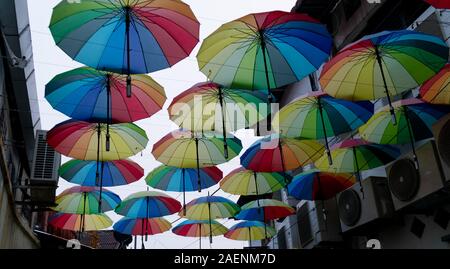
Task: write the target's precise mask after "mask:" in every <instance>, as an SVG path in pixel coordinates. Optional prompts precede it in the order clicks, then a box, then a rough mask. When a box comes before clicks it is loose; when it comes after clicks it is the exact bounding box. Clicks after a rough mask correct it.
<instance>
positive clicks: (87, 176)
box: [59, 160, 144, 187]
mask: <svg viewBox="0 0 450 269" xmlns="http://www.w3.org/2000/svg"><path fill="white" fill-rule="evenodd" d="M59 175H60V177H62V178H64V179H65V180H67V181H68V182H70V183H74V184H78V185H81V186H91V187H94V186H102V187H114V186H122V185H127V184H130V183H133V182H135V181H137V180H139V179H140V178H141V177H142V176H143V175H144V169H143V168H142V167H140V166H139V165H138V164H137V163H135V162H133V161H131V160H118V161H110V162H100V163H97V162H95V161H82V160H70V161H68V162H66V163H64V164H63V165H61V167H60V168H59Z"/></svg>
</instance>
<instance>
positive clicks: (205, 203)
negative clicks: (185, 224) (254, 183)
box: [178, 194, 240, 243]
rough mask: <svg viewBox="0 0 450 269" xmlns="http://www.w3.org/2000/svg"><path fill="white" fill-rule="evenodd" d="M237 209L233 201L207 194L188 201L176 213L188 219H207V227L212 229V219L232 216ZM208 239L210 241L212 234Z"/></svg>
mask: <svg viewBox="0 0 450 269" xmlns="http://www.w3.org/2000/svg"><path fill="white" fill-rule="evenodd" d="M239 210H240V208H239V206H238V205H237V204H235V203H234V202H233V201H231V200H229V199H226V198H223V197H220V196H210V195H209V194H208V196H204V197H200V198H197V199H194V200H192V201H190V202H189V203H188V204H187V205H186V206H185V210H182V211H180V212H179V213H178V215H179V216H180V217H184V218H187V219H190V220H204V221H209V229H210V230H212V220H214V219H223V218H230V217H233V216H234V215H236V214H237V213H238V212H239ZM209 240H210V242H211V243H212V234H210V237H209Z"/></svg>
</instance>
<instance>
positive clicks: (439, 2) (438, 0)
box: [425, 0, 450, 9]
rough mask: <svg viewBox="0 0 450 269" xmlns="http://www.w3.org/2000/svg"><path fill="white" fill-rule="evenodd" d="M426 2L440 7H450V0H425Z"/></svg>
mask: <svg viewBox="0 0 450 269" xmlns="http://www.w3.org/2000/svg"><path fill="white" fill-rule="evenodd" d="M425 2H427V3H428V4H430V5H432V6H433V7H435V8H438V9H450V1H448V0H425Z"/></svg>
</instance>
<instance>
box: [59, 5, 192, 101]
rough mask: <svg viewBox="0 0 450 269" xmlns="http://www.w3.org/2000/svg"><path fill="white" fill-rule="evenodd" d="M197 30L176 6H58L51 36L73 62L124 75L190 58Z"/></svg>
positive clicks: (188, 14) (185, 8) (187, 11)
mask: <svg viewBox="0 0 450 269" xmlns="http://www.w3.org/2000/svg"><path fill="white" fill-rule="evenodd" d="M199 30H200V24H199V22H198V21H197V19H196V18H195V16H194V14H193V13H192V11H191V9H190V7H189V6H188V5H187V4H185V3H183V2H182V1H179V0H167V1H166V0H164V1H162V0H155V1H148V0H83V1H80V2H79V3H77V4H76V5H74V4H73V3H71V2H70V1H61V2H60V3H59V4H58V5H57V6H56V7H55V8H54V9H53V14H52V18H51V22H50V31H51V33H52V35H53V38H54V40H55V42H56V44H57V45H58V46H59V47H60V48H61V49H62V50H63V51H64V52H65V53H67V55H69V56H70V57H71V58H72V59H74V60H76V61H77V62H80V63H83V64H86V65H88V66H90V67H93V68H95V69H98V70H107V71H111V72H115V73H121V74H125V75H127V85H128V87H127V95H128V96H131V76H130V74H147V73H151V72H154V71H158V70H162V69H166V68H168V67H171V66H172V65H174V64H176V63H177V62H179V61H181V60H182V59H184V58H186V57H188V56H189V54H190V53H191V51H192V50H193V49H194V47H195V46H196V45H197V43H198V38H199Z"/></svg>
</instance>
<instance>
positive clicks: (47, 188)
mask: <svg viewBox="0 0 450 269" xmlns="http://www.w3.org/2000/svg"><path fill="white" fill-rule="evenodd" d="M60 164H61V155H60V154H59V153H57V152H56V151H55V150H54V149H53V148H52V147H50V146H49V145H48V144H47V131H43V130H38V131H37V132H36V142H35V146H34V156H33V167H32V170H31V179H30V185H31V200H32V201H33V202H36V203H52V202H54V200H55V191H56V188H57V186H58V178H59V175H58V169H59V166H60Z"/></svg>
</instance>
